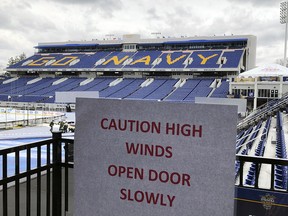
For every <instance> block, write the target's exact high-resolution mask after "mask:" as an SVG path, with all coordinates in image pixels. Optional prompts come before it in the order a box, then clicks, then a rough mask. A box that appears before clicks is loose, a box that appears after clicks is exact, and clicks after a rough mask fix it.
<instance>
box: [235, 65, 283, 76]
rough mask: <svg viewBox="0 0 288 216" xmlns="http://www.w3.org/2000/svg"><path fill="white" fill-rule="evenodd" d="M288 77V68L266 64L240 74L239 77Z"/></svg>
mask: <svg viewBox="0 0 288 216" xmlns="http://www.w3.org/2000/svg"><path fill="white" fill-rule="evenodd" d="M263 76H264V77H265V76H266V77H268V76H269V77H271V76H288V68H286V67H284V66H281V65H279V64H266V65H263V66H260V67H257V68H254V69H252V70H249V71H246V72H244V73H241V74H239V77H263Z"/></svg>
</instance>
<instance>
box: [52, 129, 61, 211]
mask: <svg viewBox="0 0 288 216" xmlns="http://www.w3.org/2000/svg"><path fill="white" fill-rule="evenodd" d="M52 138H53V173H52V181H53V182H52V215H53V216H61V210H62V209H61V208H62V174H61V138H62V133H61V132H53V133H52Z"/></svg>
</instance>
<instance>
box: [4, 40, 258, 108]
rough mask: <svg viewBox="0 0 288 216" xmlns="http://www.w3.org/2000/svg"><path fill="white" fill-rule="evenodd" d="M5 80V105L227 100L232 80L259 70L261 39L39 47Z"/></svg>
mask: <svg viewBox="0 0 288 216" xmlns="http://www.w3.org/2000/svg"><path fill="white" fill-rule="evenodd" d="M35 48H36V49H37V50H38V51H37V52H36V53H35V54H34V55H33V56H31V57H29V58H27V59H25V60H23V61H21V62H18V63H17V64H14V65H11V66H9V67H8V68H7V69H6V70H7V72H8V73H9V74H10V77H1V78H2V82H1V83H2V84H1V92H0V99H1V101H10V102H33V103H54V102H55V92H59V91H98V92H99V94H100V98H121V99H141V100H146V99H147V100H159V101H166V100H167V101H185V102H194V101H195V97H220V98H221V97H222V98H223V97H226V96H227V94H228V91H229V84H228V83H227V82H226V80H227V78H229V77H234V76H236V75H238V74H239V73H241V72H243V71H246V70H248V69H252V68H253V67H255V58H256V55H255V53H256V37H255V36H251V35H247V36H226V37H193V38H189V37H185V38H165V39H164V38H161V39H141V38H140V36H139V35H124V36H123V39H121V40H104V41H98V40H93V41H90V42H87V41H85V42H66V43H39V44H38V45H37V46H35Z"/></svg>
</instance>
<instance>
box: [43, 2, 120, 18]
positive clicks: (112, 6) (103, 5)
mask: <svg viewBox="0 0 288 216" xmlns="http://www.w3.org/2000/svg"><path fill="white" fill-rule="evenodd" d="M40 1H43V2H47V1H50V2H55V3H58V4H64V5H66V6H69V5H78V6H80V7H79V10H81V6H83V7H87V6H89V7H90V8H91V9H93V10H95V9H99V10H101V11H103V12H105V13H108V14H110V15H111V14H112V13H113V11H115V10H118V9H121V7H122V1H121V0H40Z"/></svg>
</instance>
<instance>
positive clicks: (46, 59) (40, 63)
mask: <svg viewBox="0 0 288 216" xmlns="http://www.w3.org/2000/svg"><path fill="white" fill-rule="evenodd" d="M52 59H55V58H54V57H42V58H40V59H38V60H36V61H33V62H31V63H30V64H28V66H43V65H45V64H46V63H47V62H49V61H50V60H52Z"/></svg>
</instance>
